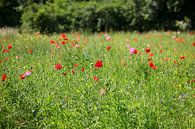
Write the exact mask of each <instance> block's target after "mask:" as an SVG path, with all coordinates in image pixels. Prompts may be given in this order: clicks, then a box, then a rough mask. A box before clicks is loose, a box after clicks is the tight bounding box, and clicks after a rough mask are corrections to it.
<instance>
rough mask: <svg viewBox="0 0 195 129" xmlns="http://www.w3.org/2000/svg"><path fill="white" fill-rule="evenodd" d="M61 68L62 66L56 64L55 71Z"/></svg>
mask: <svg viewBox="0 0 195 129" xmlns="http://www.w3.org/2000/svg"><path fill="white" fill-rule="evenodd" d="M62 68H63V67H62V65H61V64H56V65H55V69H56V70H60V69H62Z"/></svg>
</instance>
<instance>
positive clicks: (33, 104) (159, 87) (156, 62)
mask: <svg viewBox="0 0 195 129" xmlns="http://www.w3.org/2000/svg"><path fill="white" fill-rule="evenodd" d="M0 46H1V52H0V76H1V80H0V128H2V129H4V128H59V129H61V128H85V129H92V128H106V129H107V128H108V129H109V128H114V129H115V128H148V129H152V128H161V129H166V128H173V129H177V128H181V129H188V128H189V129H192V128H195V117H194V116H195V105H194V104H195V33H193V32H189V33H176V32H148V33H143V34H140V33H130V32H126V33H125V32H120V33H119V32H118V33H108V34H107V33H95V34H87V33H67V34H65V33H62V34H54V35H43V34H40V33H35V34H19V33H10V34H3V33H0Z"/></svg>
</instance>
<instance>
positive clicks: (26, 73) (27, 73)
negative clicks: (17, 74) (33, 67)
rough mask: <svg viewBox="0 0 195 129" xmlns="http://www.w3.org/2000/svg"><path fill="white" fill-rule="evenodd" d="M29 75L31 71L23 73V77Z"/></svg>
mask: <svg viewBox="0 0 195 129" xmlns="http://www.w3.org/2000/svg"><path fill="white" fill-rule="evenodd" d="M31 73H32V72H31V71H26V72H25V73H24V75H25V76H29V75H31Z"/></svg>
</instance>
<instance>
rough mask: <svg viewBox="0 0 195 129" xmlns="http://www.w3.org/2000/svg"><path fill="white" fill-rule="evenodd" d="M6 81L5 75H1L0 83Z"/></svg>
mask: <svg viewBox="0 0 195 129" xmlns="http://www.w3.org/2000/svg"><path fill="white" fill-rule="evenodd" d="M6 79H7V75H6V74H5V73H4V74H2V76H1V80H2V81H5V80H6Z"/></svg>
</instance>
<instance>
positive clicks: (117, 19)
mask: <svg viewBox="0 0 195 129" xmlns="http://www.w3.org/2000/svg"><path fill="white" fill-rule="evenodd" d="M193 4H194V3H192V2H190V0H185V1H184V0H120V1H119V0H41V1H39V0H26V1H25V0H13V1H12V2H11V1H5V0H2V1H1V3H0V16H1V19H0V26H3V25H8V26H9V25H11V26H14V25H20V23H22V27H21V28H22V30H27V31H29V30H32V31H40V32H45V33H52V32H61V31H90V32H95V31H112V30H116V31H121V30H124V31H129V30H138V31H147V30H162V29H164V30H167V29H172V30H176V29H178V27H177V26H178V22H177V21H185V19H184V18H185V17H188V19H189V20H190V21H193V20H194V14H195V11H194V7H193V6H192V5H193ZM189 23H190V25H188V27H187V29H193V28H195V25H194V23H193V22H189ZM176 24H177V25H176ZM181 30H186V29H181Z"/></svg>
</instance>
